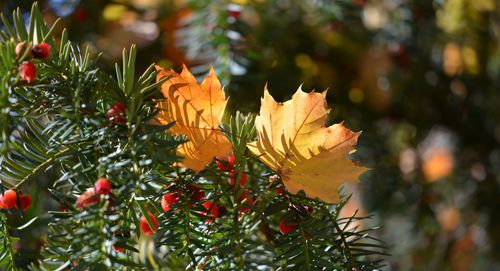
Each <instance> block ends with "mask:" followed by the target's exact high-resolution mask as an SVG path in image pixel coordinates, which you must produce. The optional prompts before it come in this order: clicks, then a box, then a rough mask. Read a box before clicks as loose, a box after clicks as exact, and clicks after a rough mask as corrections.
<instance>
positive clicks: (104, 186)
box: [95, 178, 111, 195]
mask: <svg viewBox="0 0 500 271" xmlns="http://www.w3.org/2000/svg"><path fill="white" fill-rule="evenodd" d="M95 191H96V192H97V194H101V195H107V194H109V193H110V192H111V182H110V181H109V180H108V179H106V178H100V179H99V180H97V182H96V183H95Z"/></svg>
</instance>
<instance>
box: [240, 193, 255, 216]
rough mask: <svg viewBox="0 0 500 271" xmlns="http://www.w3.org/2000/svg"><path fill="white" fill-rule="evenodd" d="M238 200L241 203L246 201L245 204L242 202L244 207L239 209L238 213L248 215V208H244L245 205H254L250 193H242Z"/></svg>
mask: <svg viewBox="0 0 500 271" xmlns="http://www.w3.org/2000/svg"><path fill="white" fill-rule="evenodd" d="M239 200H240V202H243V201H245V200H246V202H243V204H244V206H241V207H240V211H241V212H243V213H248V212H249V211H250V208H249V207H248V206H245V205H254V204H255V200H254V199H253V197H251V196H250V192H249V191H248V190H245V191H243V193H242V194H241V196H240V198H239Z"/></svg>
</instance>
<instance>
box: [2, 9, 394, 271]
mask: <svg viewBox="0 0 500 271" xmlns="http://www.w3.org/2000/svg"><path fill="white" fill-rule="evenodd" d="M2 21H3V24H4V27H5V32H2V34H1V41H0V61H1V62H0V69H1V70H0V72H1V74H2V77H1V80H2V81H1V88H0V90H1V103H2V111H1V112H0V126H1V129H2V130H1V135H2V136H1V138H0V139H1V141H0V142H1V150H2V153H1V157H0V174H1V175H0V176H1V178H2V179H1V182H2V183H1V184H2V190H5V189H14V190H16V191H18V192H20V191H21V190H22V189H24V188H27V187H29V185H30V184H33V183H37V182H38V181H39V180H42V179H44V178H47V177H48V178H50V182H49V183H50V186H51V187H50V189H49V192H50V194H51V196H52V198H53V199H54V200H55V202H57V204H53V206H54V205H55V206H56V208H54V209H52V210H51V211H49V212H48V216H47V214H40V216H39V218H38V220H43V221H45V222H46V224H45V225H46V229H45V230H46V235H45V234H44V237H43V241H44V244H43V248H41V249H38V250H36V254H34V255H21V254H19V253H17V252H16V249H15V248H14V245H13V242H14V241H15V240H16V237H13V236H18V237H20V238H21V239H22V238H23V235H24V233H25V231H27V230H29V229H30V227H31V226H32V225H33V223H36V222H38V221H36V220H37V218H36V217H34V218H32V219H31V220H29V221H28V222H26V223H25V224H24V225H23V226H20V227H17V228H13V227H12V223H11V222H9V223H7V220H11V219H13V217H19V216H23V215H26V214H27V213H23V212H22V211H19V210H17V209H9V210H6V209H3V210H1V212H0V218H1V220H0V222H1V223H0V230H1V232H0V238H1V239H2V241H3V242H1V243H0V252H1V253H0V262H1V263H2V269H4V270H17V269H19V268H28V265H29V268H30V269H33V270H62V269H66V268H69V269H75V270H89V269H91V270H101V269H112V270H116V269H120V270H121V269H123V270H150V269H155V270H160V269H162V270H170V269H175V268H177V267H178V268H179V269H204V270H210V269H212V270H256V269H266V270H271V269H277V270H299V269H303V268H306V269H307V270H331V269H332V267H334V268H337V269H343V270H352V269H359V270H372V269H374V268H376V267H377V266H379V265H380V262H379V260H378V259H377V257H376V256H377V255H380V254H382V253H384V247H383V246H382V245H381V242H380V241H379V240H377V239H374V238H372V237H370V236H369V233H370V232H371V230H372V229H358V228H357V227H353V225H354V224H355V221H358V220H360V219H363V218H360V217H355V216H352V217H347V218H341V217H339V212H340V211H341V209H342V207H343V206H344V204H345V203H346V201H347V199H344V200H342V201H341V202H340V203H337V204H329V203H325V202H323V201H320V200H315V199H311V198H309V197H306V196H305V194H304V193H297V194H292V193H289V192H287V191H282V192H278V190H277V188H281V189H282V188H283V181H284V180H282V179H281V178H279V177H278V176H275V175H274V173H273V171H272V170H270V169H269V168H267V167H265V166H264V165H262V164H261V163H260V162H259V161H258V159H257V158H256V157H254V156H253V155H251V154H250V153H249V151H248V150H247V148H246V146H247V144H248V143H249V142H251V141H253V140H254V139H255V133H256V130H255V127H254V118H253V117H252V115H244V114H241V113H237V114H236V115H235V116H232V117H231V118H230V121H229V123H228V124H223V125H222V129H221V130H220V131H225V132H226V136H227V138H228V140H229V141H230V142H231V144H232V146H233V152H234V158H235V159H234V160H235V163H234V165H230V168H229V169H224V166H216V165H215V164H214V163H211V164H209V165H208V166H207V167H206V168H205V170H203V171H200V170H197V172H195V171H192V170H190V169H187V168H183V167H179V166H178V162H181V161H182V157H179V156H177V155H176V149H177V148H178V147H179V146H182V145H181V144H186V139H188V140H191V141H194V140H195V139H196V138H193V137H190V136H189V134H188V135H187V138H184V137H182V136H181V135H179V134H180V133H176V132H175V127H176V125H179V124H181V121H180V119H178V118H171V119H168V120H167V121H164V122H162V123H161V125H155V124H157V121H154V119H155V118H156V116H157V114H158V111H159V110H163V108H161V107H160V108H158V102H160V103H163V102H164V101H162V100H163V99H165V98H167V99H171V98H174V101H178V96H174V95H167V96H168V97H162V96H163V95H161V92H160V91H159V89H160V86H162V87H161V88H163V92H164V94H165V89H164V87H165V86H167V89H168V91H170V89H169V87H168V84H170V83H169V81H167V80H170V78H169V77H165V78H162V76H158V75H159V73H160V72H159V71H157V70H155V68H154V65H150V66H149V67H148V68H147V69H146V70H145V72H144V73H142V74H141V75H138V74H136V71H135V69H136V60H137V48H136V47H135V46H132V47H131V48H130V50H128V51H127V50H124V51H123V54H122V65H118V64H116V65H115V71H116V75H115V76H116V78H114V77H113V76H111V75H109V74H107V73H106V71H104V70H102V69H100V67H99V65H98V63H99V62H98V59H99V55H95V54H93V53H92V52H91V50H90V49H89V48H85V50H83V51H81V50H80V48H79V46H77V45H74V44H72V43H71V42H69V41H68V38H67V37H68V34H67V32H65V31H63V32H62V36H61V38H60V39H56V38H54V37H53V33H54V31H55V29H57V27H58V22H59V21H56V22H55V23H54V24H53V25H52V26H51V27H50V28H49V27H48V26H47V25H46V24H45V23H44V21H43V19H42V14H41V12H40V10H39V8H38V6H37V4H34V5H33V7H32V10H31V15H30V17H29V20H28V22H29V24H28V28H27V29H26V28H25V22H24V19H23V16H22V14H21V12H20V11H19V10H17V11H15V12H14V14H13V16H12V21H9V20H8V19H7V18H6V17H5V16H3V17H2ZM56 41H58V42H56ZM20 42H26V44H27V45H28V46H34V45H37V44H39V43H41V42H47V43H49V44H50V46H51V48H52V51H51V54H50V57H49V58H48V59H35V58H31V56H30V54H29V51H30V50H29V47H27V49H24V51H23V52H22V53H20V54H19V55H18V56H16V53H15V47H16V46H17V45H18V44H19V43H20ZM24 61H32V62H33V63H34V64H36V67H37V76H36V80H35V81H34V82H33V83H28V82H26V81H24V80H22V78H21V77H19V76H18V66H19V64H20V63H23V62H24ZM169 76H170V75H169ZM172 76H173V77H174V78H175V77H176V76H178V75H176V74H173V75H172ZM157 77H159V80H156V79H157ZM209 78H215V75H214V73H213V71H212V73H211V74H210V75H209ZM189 80H190V81H189V82H188V84H193V85H197V83H196V82H194V81H195V79H194V78H193V77H191V78H190V79H189ZM212 83H213V84H215V79H214V81H212ZM203 86H204V84H203V83H202V85H201V88H202V89H203V88H204V87H203ZM216 89H217V91H219V92H220V93H221V94H222V91H221V89H220V86H219V85H218V86H217V88H216ZM169 94H170V93H169ZM176 99H177V100H176ZM222 100H224V95H222ZM189 101H190V100H186V102H189ZM186 102H183V103H181V104H177V105H176V108H185V106H186V104H187V103H186ZM223 103H225V101H224V102H223ZM121 105H124V109H123V112H119V115H120V117H123V119H122V118H116V115H117V114H118V112H117V111H116V110H118V109H117V108H121ZM181 105H182V106H181ZM209 105H212V104H211V103H209ZM108 109H109V110H108ZM111 109H113V110H111ZM203 109H204V110H207V108H206V107H205V108H203ZM221 110H223V109H221ZM200 112H202V111H196V112H195V113H196V114H197V113H200ZM196 114H195V115H196ZM219 115H220V114H217V116H218V118H219V119H220V117H221V116H219ZM181 116H182V115H181ZM184 117H185V115H184ZM189 117H192V116H191V115H189ZM173 121H176V122H177V123H175V122H173ZM216 126H219V123H216V124H214V123H212V127H211V128H212V129H215V128H217V129H218V127H216ZM177 154H179V153H177ZM181 154H184V153H181ZM212 157H213V156H212ZM212 157H211V158H210V159H212ZM234 160H233V161H234ZM218 163H225V162H223V161H222V158H220V159H219V161H218ZM226 166H228V165H226ZM198 171H199V172H198ZM244 176H245V178H246V176H248V182H247V183H246V184H245V183H240V182H239V180H241V179H242V178H243V177H244ZM100 177H106V178H107V179H109V180H110V181H111V183H112V193H110V194H102V195H101V194H96V193H95V192H93V191H94V190H92V189H93V188H92V187H93V185H94V182H95V181H96V180H97V179H99V178H100ZM227 178H233V179H235V180H236V181H233V182H234V184H231V183H230V182H227ZM294 192H295V191H294ZM37 193H38V192H37ZM168 193H177V195H179V199H178V201H177V202H176V203H175V204H172V205H171V206H170V210H169V211H165V212H164V210H162V208H160V204H159V202H160V200H161V199H162V198H163V196H164V195H165V194H168ZM77 201H78V202H79V204H75V203H76V202H77ZM206 203H209V204H208V205H207V204H206ZM38 204H41V203H40V202H38ZM207 206H210V208H208V207H207ZM214 206H217V207H214ZM211 208H217V210H218V211H217V213H215V211H214V210H213V209H211ZM163 209H164V208H163ZM149 213H151V214H153V215H154V216H155V217H156V216H158V218H159V222H160V223H159V225H160V226H159V228H158V231H156V234H155V235H154V236H153V237H151V236H147V235H146V234H144V232H141V227H139V225H140V222H139V221H140V220H141V217H145V218H146V219H145V220H146V222H147V226H148V227H149V228H151V229H153V231H155V229H154V227H153V225H154V224H155V223H154V222H153V219H152V218H151V217H150V215H149ZM282 220H283V221H286V223H288V224H290V225H294V226H295V227H296V228H297V229H296V230H295V231H293V232H292V233H289V234H280V233H279V232H278V225H279V223H280V222H279V221H282ZM374 256H375V258H373V257H374Z"/></svg>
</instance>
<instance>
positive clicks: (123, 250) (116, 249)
mask: <svg viewBox="0 0 500 271" xmlns="http://www.w3.org/2000/svg"><path fill="white" fill-rule="evenodd" d="M113 250H114V251H116V252H121V253H123V252H125V249H124V248H122V247H117V246H113Z"/></svg>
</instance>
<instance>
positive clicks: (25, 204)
mask: <svg viewBox="0 0 500 271" xmlns="http://www.w3.org/2000/svg"><path fill="white" fill-rule="evenodd" d="M19 201H20V202H21V209H22V210H23V211H25V212H26V211H27V210H28V209H29V208H30V207H31V204H32V203H33V201H32V200H31V197H30V195H19Z"/></svg>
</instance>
